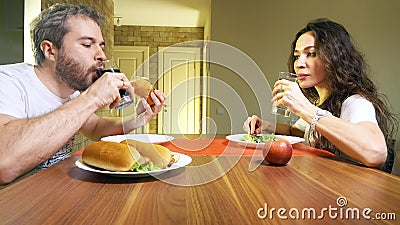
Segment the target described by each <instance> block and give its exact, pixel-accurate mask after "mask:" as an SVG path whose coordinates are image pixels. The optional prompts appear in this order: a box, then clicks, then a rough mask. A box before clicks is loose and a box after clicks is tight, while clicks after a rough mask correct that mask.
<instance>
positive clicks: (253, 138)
mask: <svg viewBox="0 0 400 225" xmlns="http://www.w3.org/2000/svg"><path fill="white" fill-rule="evenodd" d="M274 137H275V134H269V135H265V134H260V135H249V134H245V135H243V137H242V138H240V140H241V141H246V142H252V143H265V142H267V141H269V140H272V139H274Z"/></svg>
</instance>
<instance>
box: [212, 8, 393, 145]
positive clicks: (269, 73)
mask: <svg viewBox="0 0 400 225" xmlns="http://www.w3.org/2000/svg"><path fill="white" fill-rule="evenodd" d="M211 9H212V13H211V14H212V19H211V27H212V29H211V40H215V41H221V42H224V43H227V44H230V45H232V46H234V47H236V48H238V49H240V50H242V51H243V52H245V53H246V54H248V55H249V56H250V57H251V58H252V59H253V60H254V61H255V62H256V63H257V64H258V65H259V66H260V68H261V70H262V71H263V72H264V74H265V75H266V77H267V78H268V80H269V81H270V83H271V84H272V81H273V80H275V79H276V76H277V73H278V72H279V71H285V70H287V66H286V62H287V59H288V55H289V51H290V44H291V42H292V40H293V38H294V35H295V34H296V32H297V31H298V30H300V29H301V28H303V27H304V26H305V24H306V23H307V22H308V21H309V20H312V19H316V18H319V17H326V18H329V19H331V20H334V21H336V22H339V23H341V24H343V25H344V26H345V27H346V28H347V30H348V31H349V32H350V34H352V37H353V39H354V40H355V42H356V44H357V46H358V47H359V49H360V50H361V51H362V52H363V53H364V54H365V58H366V60H367V62H368V63H369V64H370V67H371V75H372V79H373V80H374V81H375V82H376V84H377V86H378V88H379V91H380V92H382V93H384V94H386V95H387V97H388V98H389V101H390V104H391V105H392V107H393V108H394V111H395V113H397V114H400V101H399V100H398V99H399V98H400V90H399V88H400V78H399V76H400V63H399V62H398V54H399V52H400V45H399V40H400V39H399V37H400V13H398V11H399V9H400V1H398V0H380V1H377V0H351V1H348V0H335V1H331V0H303V1H292V0H280V1H276V0H251V1H243V0H214V1H212V6H211ZM211 75H212V76H216V77H218V78H220V79H224V81H225V82H227V83H231V84H232V86H234V87H237V86H238V85H237V84H235V82H240V80H239V79H235V78H232V74H229V73H225V74H224V73H223V72H222V71H221V70H217V73H214V71H213V70H212V71H211ZM246 76H251V74H248V75H246ZM240 89H241V87H240V86H239V87H238V92H239V93H241V92H242V91H241V90H240ZM211 94H212V95H213V94H216V95H219V94H220V93H218V88H214V89H212V90H211ZM243 99H244V100H245V101H247V102H248V103H246V107H247V109H248V112H249V113H250V114H251V113H253V112H252V110H251V108H254V106H255V105H254V103H253V102H254V98H253V97H252V96H249V95H243ZM226 101H227V102H229V101H231V100H230V99H226ZM249 105H251V106H249ZM216 107H218V104H217V103H212V104H211V108H210V113H211V116H212V117H213V118H214V119H215V120H216V123H217V126H218V132H219V133H230V132H240V131H241V127H240V126H238V125H237V126H235V127H234V128H232V129H233V131H231V130H230V129H231V127H229V126H228V125H227V124H226V118H223V117H226V115H216ZM256 111H257V110H255V111H254V112H256ZM245 118H246V115H243V120H244V119H245ZM219 121H221V122H219ZM397 140H398V141H397V143H398V142H399V141H400V138H399V135H398V137H397Z"/></svg>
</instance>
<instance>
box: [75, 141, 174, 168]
mask: <svg viewBox="0 0 400 225" xmlns="http://www.w3.org/2000/svg"><path fill="white" fill-rule="evenodd" d="M82 161H83V163H85V164H87V165H90V166H94V167H97V168H101V169H105V170H109V171H118V172H127V171H134V172H140V171H151V170H160V169H164V168H167V167H169V166H170V165H172V164H173V163H174V162H175V159H174V157H173V155H172V153H171V151H170V150H169V149H168V148H166V147H164V146H162V145H157V144H151V143H144V142H140V141H136V140H124V141H122V142H120V143H118V142H111V141H98V142H94V143H92V144H90V145H88V146H87V147H86V148H85V150H84V151H83V153H82Z"/></svg>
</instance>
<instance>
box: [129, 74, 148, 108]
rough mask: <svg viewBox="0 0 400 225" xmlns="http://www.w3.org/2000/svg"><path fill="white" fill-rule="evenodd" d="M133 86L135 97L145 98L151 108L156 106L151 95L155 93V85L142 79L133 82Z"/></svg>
mask: <svg viewBox="0 0 400 225" xmlns="http://www.w3.org/2000/svg"><path fill="white" fill-rule="evenodd" d="M131 83H132V86H133V87H134V88H135V95H137V96H139V97H141V98H145V99H146V101H147V103H149V105H150V106H152V105H154V102H153V99H151V96H150V93H151V92H153V91H154V87H153V85H152V84H151V83H150V81H149V80H148V79H147V78H145V77H140V78H137V79H135V80H133V81H132V82H131Z"/></svg>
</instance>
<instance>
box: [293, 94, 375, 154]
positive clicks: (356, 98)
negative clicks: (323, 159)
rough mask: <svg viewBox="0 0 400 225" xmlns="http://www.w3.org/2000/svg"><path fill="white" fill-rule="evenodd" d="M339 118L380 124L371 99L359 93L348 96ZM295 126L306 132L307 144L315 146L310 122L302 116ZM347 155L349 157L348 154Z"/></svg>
mask: <svg viewBox="0 0 400 225" xmlns="http://www.w3.org/2000/svg"><path fill="white" fill-rule="evenodd" d="M339 118H340V119H342V120H344V121H347V122H350V123H359V122H363V121H369V122H373V123H375V124H378V122H377V120H376V116H375V108H374V106H373V105H372V103H371V102H370V101H368V100H367V99H366V98H364V97H362V96H361V95H358V94H356V95H352V96H350V97H348V98H347V99H346V100H345V101H344V102H343V104H342V109H341V113H340V117H339ZM294 126H295V127H296V128H297V129H299V130H301V131H303V132H304V139H305V143H306V144H308V145H311V146H315V143H313V140H309V132H310V124H308V123H307V122H306V121H305V120H303V119H301V118H300V119H299V120H297V121H296V123H295V124H294ZM336 154H337V155H341V156H345V155H344V153H342V152H337V153H336ZM345 157H346V158H349V157H347V156H345Z"/></svg>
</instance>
